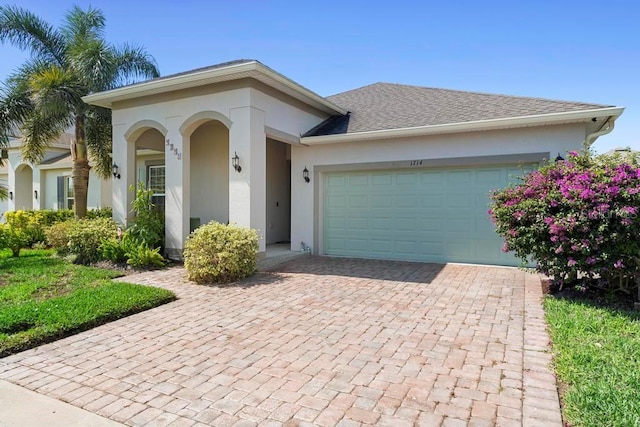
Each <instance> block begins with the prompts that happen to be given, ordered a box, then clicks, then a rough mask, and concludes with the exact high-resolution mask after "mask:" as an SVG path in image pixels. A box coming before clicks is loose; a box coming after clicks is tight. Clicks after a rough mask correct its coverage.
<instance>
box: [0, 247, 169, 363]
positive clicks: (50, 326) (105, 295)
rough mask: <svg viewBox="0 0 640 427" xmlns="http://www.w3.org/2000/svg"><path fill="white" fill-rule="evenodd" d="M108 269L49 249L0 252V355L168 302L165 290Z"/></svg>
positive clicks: (167, 292)
mask: <svg viewBox="0 0 640 427" xmlns="http://www.w3.org/2000/svg"><path fill="white" fill-rule="evenodd" d="M118 275H119V274H118V273H117V272H114V271H110V270H103V269H98V268H91V267H85V266H81V265H73V264H70V263H68V262H66V261H64V260H62V259H59V258H56V257H52V252H51V251H36V250H31V251H29V250H23V251H21V253H20V257H19V258H12V257H11V252H10V251H8V250H7V251H0V357H3V356H6V355H8V354H11V353H15V352H18V351H21V350H25V349H27V348H31V347H34V346H36V345H39V344H42V343H45V342H50V341H53V340H56V339H59V338H62V337H64V336H68V335H71V334H74V333H77V332H79V331H82V330H86V329H89V328H92V327H94V326H97V325H100V324H103V323H106V322H109V321H112V320H115V319H119V318H121V317H124V316H128V315H130V314H133V313H137V312H140V311H143V310H147V309H149V308H152V307H156V306H158V305H161V304H164V303H167V302H169V301H173V300H174V299H175V296H174V295H173V293H171V292H170V291H167V290H164V289H159V288H153V287H149V286H140V285H132V284H128V283H119V282H112V281H111V280H110V279H112V278H114V277H117V276H118Z"/></svg>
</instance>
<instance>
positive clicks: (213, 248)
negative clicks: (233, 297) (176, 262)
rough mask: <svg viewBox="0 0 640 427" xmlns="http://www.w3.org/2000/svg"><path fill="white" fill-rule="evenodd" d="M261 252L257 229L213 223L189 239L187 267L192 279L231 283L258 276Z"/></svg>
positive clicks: (185, 253)
mask: <svg viewBox="0 0 640 427" xmlns="http://www.w3.org/2000/svg"><path fill="white" fill-rule="evenodd" d="M257 252H258V233H257V231H256V230H253V229H250V228H245V227H240V226H238V225H235V224H229V225H225V224H220V223H219V222H215V221H212V222H210V223H208V224H206V225H203V226H202V227H199V228H198V229H196V230H195V231H194V232H193V233H191V235H190V236H189V237H188V238H187V241H186V243H185V249H184V266H185V268H186V270H187V275H188V277H189V280H193V281H195V282H197V283H228V282H232V281H235V280H239V279H241V278H243V277H247V276H250V275H252V274H253V273H255V271H256V263H257V260H256V254H257Z"/></svg>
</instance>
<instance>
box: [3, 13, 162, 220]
mask: <svg viewBox="0 0 640 427" xmlns="http://www.w3.org/2000/svg"><path fill="white" fill-rule="evenodd" d="M104 28H105V17H104V15H103V13H102V12H101V11H100V10H98V9H93V8H91V7H89V8H88V9H86V10H83V9H81V8H79V7H78V6H74V7H73V8H72V9H71V10H69V12H67V14H66V15H65V18H64V20H63V22H62V25H61V26H60V27H59V28H54V27H53V26H51V25H50V24H49V23H47V22H46V21H44V20H43V19H41V18H39V17H38V16H36V15H35V14H33V13H32V12H30V11H28V10H26V9H23V8H20V7H16V6H0V41H1V42H3V43H11V44H12V45H14V46H17V47H18V48H20V49H22V50H25V51H28V52H30V53H31V58H30V59H28V60H27V61H26V62H25V63H24V64H23V65H22V66H21V67H20V68H18V69H17V70H16V71H15V72H14V73H13V74H12V75H11V76H10V77H9V78H8V80H7V81H6V82H5V83H4V86H3V87H2V89H1V92H0V144H2V145H4V146H6V145H7V143H8V137H9V135H10V134H11V133H12V131H15V130H16V129H19V131H20V134H21V136H22V155H23V158H24V159H25V160H28V161H30V162H32V163H38V162H40V161H41V160H42V159H43V157H44V155H45V151H46V148H47V147H48V146H49V144H50V143H51V142H52V141H55V140H56V139H57V138H59V137H60V135H61V134H62V133H64V132H65V130H67V129H69V128H71V127H73V128H74V133H75V138H74V140H73V142H72V143H71V147H70V150H71V156H72V159H73V172H72V177H73V190H74V194H75V202H74V205H73V207H74V212H75V215H76V216H77V217H79V218H82V217H84V216H85V215H86V212H87V191H88V187H89V169H90V166H89V158H91V159H92V161H93V162H94V165H93V167H95V170H96V172H97V174H98V176H100V177H103V178H107V177H109V175H110V172H111V164H112V161H111V111H110V110H108V109H105V108H101V107H96V106H91V105H88V104H86V103H84V102H83V101H82V97H83V96H85V95H88V94H90V93H94V92H99V91H103V90H108V89H113V88H115V87H118V86H121V85H125V84H129V83H133V82H135V81H137V80H139V79H148V78H152V77H157V76H158V75H159V72H158V68H157V65H156V62H155V60H154V59H153V57H151V56H150V55H149V54H148V53H147V52H146V50H145V49H144V48H141V47H136V46H132V45H128V44H126V45H124V46H121V47H116V46H113V45H111V44H109V43H107V41H106V40H105V38H104Z"/></svg>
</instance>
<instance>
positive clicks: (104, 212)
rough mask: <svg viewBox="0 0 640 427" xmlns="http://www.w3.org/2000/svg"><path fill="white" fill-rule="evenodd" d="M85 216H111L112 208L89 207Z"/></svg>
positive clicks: (90, 217) (93, 217)
mask: <svg viewBox="0 0 640 427" xmlns="http://www.w3.org/2000/svg"><path fill="white" fill-rule="evenodd" d="M72 212H73V211H72ZM85 218H88V219H96V218H113V209H111V208H97V209H91V210H88V211H87V216H86V217H85Z"/></svg>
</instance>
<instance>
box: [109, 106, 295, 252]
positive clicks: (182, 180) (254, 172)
mask: <svg viewBox="0 0 640 427" xmlns="http://www.w3.org/2000/svg"><path fill="white" fill-rule="evenodd" d="M236 123H238V126H236V125H235V124H236ZM240 124H243V125H242V127H241V126H240ZM261 125H262V126H261ZM176 127H177V129H176V128H174V129H171V128H166V127H165V126H163V125H161V124H160V123H158V122H156V121H154V120H142V121H140V122H138V123H136V124H134V125H133V126H132V127H131V128H130V129H128V130H127V132H126V133H125V138H126V147H127V150H126V151H127V155H126V156H124V157H121V158H120V159H117V158H116V157H114V162H115V163H116V164H118V168H119V169H120V170H122V171H123V172H125V173H122V174H121V177H120V180H116V182H115V185H114V188H115V190H114V191H119V195H118V197H115V198H114V200H117V199H119V198H120V197H121V196H120V195H126V197H127V199H128V201H127V204H126V206H130V204H131V201H132V200H133V197H134V194H133V192H132V191H130V189H131V188H132V186H135V185H144V186H145V187H147V188H150V189H152V190H153V191H154V195H153V201H154V203H155V204H156V206H157V207H158V208H159V209H160V210H161V211H162V212H164V216H165V226H166V231H165V247H166V254H167V256H169V257H170V258H174V259H179V258H180V257H181V255H182V249H183V248H184V242H185V239H186V237H187V236H188V235H189V233H190V232H192V231H193V230H194V229H196V228H197V227H199V226H200V225H203V224H206V223H208V222H210V221H217V222H221V223H236V224H239V225H243V226H246V227H251V228H255V229H257V230H258V231H259V232H260V234H261V237H262V238H261V240H260V249H259V251H260V254H259V255H260V258H267V257H270V255H271V254H274V252H273V250H276V249H275V248H279V249H280V250H279V251H278V255H282V253H281V252H282V251H281V250H282V248H286V251H287V252H290V229H291V150H290V146H289V144H287V143H286V142H282V141H278V140H276V139H274V138H273V137H271V136H269V134H267V132H265V130H264V125H263V124H262V115H261V114H260V112H257V111H255V110H254V109H251V108H249V109H246V110H244V111H237V112H235V114H233V115H232V118H227V117H225V116H223V115H222V114H220V113H217V112H214V111H202V112H199V113H197V114H195V115H193V116H192V117H190V118H188V119H187V120H185V121H184V122H183V123H179V124H178V123H176ZM247 129H248V130H249V132H247V131H246V130H247ZM172 135H173V137H172ZM123 199H124V198H123ZM124 207H125V206H124V204H123V205H122V206H118V207H116V206H114V215H116V216H117V217H116V219H118V220H119V221H120V222H122V223H125V222H127V221H129V220H131V212H130V211H126V212H125V211H124ZM268 245H269V246H268ZM272 245H275V246H272ZM268 247H269V248H271V249H270V250H268V249H267V248H268Z"/></svg>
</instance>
